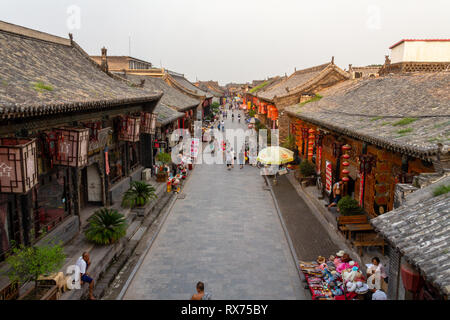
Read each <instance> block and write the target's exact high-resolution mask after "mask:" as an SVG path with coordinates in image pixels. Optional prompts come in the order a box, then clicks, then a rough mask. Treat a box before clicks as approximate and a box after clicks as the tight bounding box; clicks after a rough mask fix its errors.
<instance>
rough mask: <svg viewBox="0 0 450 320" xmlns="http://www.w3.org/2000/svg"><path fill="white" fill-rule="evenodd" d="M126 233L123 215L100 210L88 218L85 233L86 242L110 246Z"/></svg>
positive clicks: (109, 210) (104, 209)
mask: <svg viewBox="0 0 450 320" xmlns="http://www.w3.org/2000/svg"><path fill="white" fill-rule="evenodd" d="M126 232H127V223H126V220H125V217H124V215H123V214H121V213H119V212H117V210H113V209H108V208H102V209H100V210H97V211H96V212H95V213H94V215H93V216H92V217H91V218H89V227H88V229H87V230H86V232H85V236H86V238H87V239H88V240H90V241H92V242H95V243H96V244H102V245H104V244H110V243H113V242H115V241H117V240H119V239H120V238H122V237H123V236H125V234H126Z"/></svg>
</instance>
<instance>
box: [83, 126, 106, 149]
mask: <svg viewBox="0 0 450 320" xmlns="http://www.w3.org/2000/svg"><path fill="white" fill-rule="evenodd" d="M110 131H111V127H107V128H103V129H100V130H99V131H98V139H97V140H90V141H89V145H88V153H89V154H93V153H96V152H99V151H101V150H103V149H105V147H106V146H107V145H108V141H109V139H110V137H111V135H110V134H109V132H110Z"/></svg>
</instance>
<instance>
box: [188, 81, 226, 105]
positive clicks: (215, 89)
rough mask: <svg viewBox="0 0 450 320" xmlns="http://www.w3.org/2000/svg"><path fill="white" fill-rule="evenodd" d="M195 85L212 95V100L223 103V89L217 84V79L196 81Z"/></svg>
mask: <svg viewBox="0 0 450 320" xmlns="http://www.w3.org/2000/svg"><path fill="white" fill-rule="evenodd" d="M194 85H195V86H196V87H199V88H200V89H201V90H203V91H205V92H208V93H210V94H212V95H213V102H217V103H219V104H223V103H224V100H225V91H224V90H222V88H221V87H220V86H219V83H218V82H217V81H197V82H196V83H194Z"/></svg>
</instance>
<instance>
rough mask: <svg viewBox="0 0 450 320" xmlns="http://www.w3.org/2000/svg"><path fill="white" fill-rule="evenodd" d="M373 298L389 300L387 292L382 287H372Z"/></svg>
mask: <svg viewBox="0 0 450 320" xmlns="http://www.w3.org/2000/svg"><path fill="white" fill-rule="evenodd" d="M372 292H373V294H372V300H387V296H386V293H384V291H383V290H380V289H372Z"/></svg>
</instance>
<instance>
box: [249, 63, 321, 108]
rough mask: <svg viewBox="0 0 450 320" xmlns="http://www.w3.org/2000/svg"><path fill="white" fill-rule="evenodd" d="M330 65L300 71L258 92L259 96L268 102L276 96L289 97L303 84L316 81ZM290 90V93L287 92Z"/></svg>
mask: <svg viewBox="0 0 450 320" xmlns="http://www.w3.org/2000/svg"><path fill="white" fill-rule="evenodd" d="M329 65H330V63H325V64H322V65H319V66H315V67H311V68H308V69H304V70H298V71H296V72H294V73H293V74H292V75H290V76H289V77H288V78H286V79H285V80H284V81H281V82H278V83H277V84H276V85H273V86H271V87H269V88H263V89H262V90H261V91H259V92H258V94H257V96H258V97H261V98H263V99H267V100H273V98H274V97H275V96H277V97H281V96H285V95H288V94H289V93H290V92H292V91H294V89H295V88H296V87H298V86H301V85H302V84H304V83H306V82H308V81H310V80H311V79H314V78H315V77H316V76H318V75H319V74H320V72H321V71H322V70H324V69H325V68H326V67H328V66H329ZM287 90H289V91H290V92H289V91H287Z"/></svg>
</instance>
